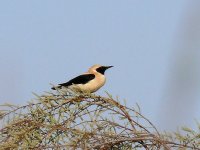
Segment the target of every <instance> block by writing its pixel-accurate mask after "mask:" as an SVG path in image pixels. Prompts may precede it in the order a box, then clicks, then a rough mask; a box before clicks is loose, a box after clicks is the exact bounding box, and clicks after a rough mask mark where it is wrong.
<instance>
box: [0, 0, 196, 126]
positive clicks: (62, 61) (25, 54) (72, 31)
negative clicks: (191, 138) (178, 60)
mask: <svg viewBox="0 0 200 150" xmlns="http://www.w3.org/2000/svg"><path fill="white" fill-rule="evenodd" d="M187 5H188V1H187V0H176V1H173V0H168V1H159V0H151V1H148V0H144V1H139V0H126V1H120V0H109V1H108V0H101V1H92V0H84V1H69V0H59V1H53V0H42V1H41V0H34V1H26V0H13V1H1V2H0V21H1V23H0V68H1V72H0V103H14V104H18V105H23V104H26V103H27V101H30V100H31V99H33V98H34V96H33V94H32V92H34V93H38V94H42V93H44V91H50V87H51V85H50V84H57V83H60V82H65V81H67V80H69V79H71V78H73V77H74V76H77V75H79V74H80V73H83V72H85V71H87V69H88V68H89V67H90V66H92V65H93V64H102V65H113V66H114V67H113V68H112V69H110V70H108V71H107V72H106V77H107V83H106V85H105V86H104V87H103V88H102V89H101V90H99V91H98V92H97V94H100V95H103V96H105V95H106V94H105V91H108V92H109V93H110V94H112V95H113V97H116V96H119V98H120V99H121V100H122V102H123V99H126V102H127V104H128V106H131V107H133V106H135V104H136V103H138V104H139V105H140V107H141V110H142V113H143V114H144V115H145V116H146V117H147V118H149V119H150V120H151V121H152V122H153V123H154V124H155V125H158V126H159V127H160V128H162V125H160V122H159V120H160V119H159V117H161V118H162V117H163V116H162V115H160V112H161V110H162V107H165V106H163V105H164V104H165V102H164V101H165V100H164V99H163V95H164V94H165V90H166V86H167V82H168V78H169V72H170V68H171V60H172V56H173V54H174V49H173V47H174V41H175V39H176V38H177V34H178V32H179V31H180V26H181V24H182V23H183V22H182V20H183V18H184V15H185V11H186V10H187V9H186V8H187ZM161 114H162V113H161ZM197 117H198V116H197V115H196V116H195V115H194V116H192V117H191V119H192V120H193V119H195V118H197ZM189 122H191V120H189ZM186 123H188V122H186ZM193 123H195V122H192V123H191V124H193ZM191 124H190V123H189V125H191ZM180 125H181V124H180ZM162 129H163V128H162ZM164 129H167V127H165V128H164Z"/></svg>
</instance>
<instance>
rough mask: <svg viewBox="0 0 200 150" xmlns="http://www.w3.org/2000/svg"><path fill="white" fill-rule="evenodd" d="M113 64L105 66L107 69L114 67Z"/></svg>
mask: <svg viewBox="0 0 200 150" xmlns="http://www.w3.org/2000/svg"><path fill="white" fill-rule="evenodd" d="M112 67H113V66H105V68H106V69H109V68H112Z"/></svg>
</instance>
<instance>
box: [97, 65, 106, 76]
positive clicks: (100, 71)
mask: <svg viewBox="0 0 200 150" xmlns="http://www.w3.org/2000/svg"><path fill="white" fill-rule="evenodd" d="M106 69H108V68H107V67H104V66H101V67H99V68H97V69H96V71H97V72H99V73H101V74H103V75H104V73H105V71H106Z"/></svg>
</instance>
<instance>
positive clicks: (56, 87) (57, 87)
mask: <svg viewBox="0 0 200 150" xmlns="http://www.w3.org/2000/svg"><path fill="white" fill-rule="evenodd" d="M51 89H52V90H56V89H61V86H60V85H59V86H54V87H52V88H51Z"/></svg>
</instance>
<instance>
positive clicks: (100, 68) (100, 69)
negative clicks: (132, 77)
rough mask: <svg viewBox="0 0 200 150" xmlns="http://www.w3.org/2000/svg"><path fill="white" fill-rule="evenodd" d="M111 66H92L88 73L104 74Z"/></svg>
mask: <svg viewBox="0 0 200 150" xmlns="http://www.w3.org/2000/svg"><path fill="white" fill-rule="evenodd" d="M111 67H113V66H102V65H94V66H92V67H91V68H90V69H89V72H98V73H101V74H104V73H105V71H106V70H107V69H109V68H111Z"/></svg>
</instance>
